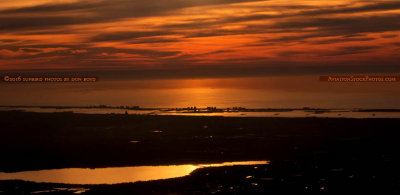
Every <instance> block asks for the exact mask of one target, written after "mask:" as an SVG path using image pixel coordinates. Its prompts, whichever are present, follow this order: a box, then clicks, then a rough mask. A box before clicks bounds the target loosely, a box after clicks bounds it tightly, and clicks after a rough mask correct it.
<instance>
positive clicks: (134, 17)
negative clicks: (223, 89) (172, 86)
mask: <svg viewBox="0 0 400 195" xmlns="http://www.w3.org/2000/svg"><path fill="white" fill-rule="evenodd" d="M399 30H400V2H399V1H382V0H379V1H377V0H346V1H335V0H332V1H320V0H308V1H307V0H290V1H289V0H270V1H252V0H168V1H167V0H148V1H142V0H97V1H96V0H95V1H79V0H78V1H77V0H57V1H56V0H53V1H51V0H13V1H5V2H2V3H0V44H1V47H0V64H1V65H0V69H1V70H2V71H7V70H78V71H80V70H90V71H97V70H105V69H106V70H110V69H111V70H126V69H133V70H143V69H145V70H162V69H197V70H198V69H213V68H215V67H218V69H219V71H220V72H224V69H225V68H226V69H232V68H239V69H243V68H249V69H251V70H254V69H255V70H254V71H253V72H257V69H258V68H259V69H260V70H268V68H269V67H280V68H279V70H280V71H283V72H285V70H286V69H287V70H289V69H298V71H300V72H305V73H306V72H307V71H311V70H312V69H313V67H318V68H320V69H321V70H323V68H324V67H327V68H328V69H332V68H333V70H335V69H337V70H342V71H345V70H347V69H349V70H351V71H361V72H362V71H363V70H364V69H365V68H367V69H373V71H379V70H394V69H396V68H398V62H399V61H400V55H398V54H399V53H400V37H399V35H400V32H399ZM376 66H379V68H376ZM321 67H322V68H321ZM374 67H375V68H374ZM281 69H282V70H281ZM270 71H277V69H276V68H275V69H272V70H270ZM290 72H293V71H290Z"/></svg>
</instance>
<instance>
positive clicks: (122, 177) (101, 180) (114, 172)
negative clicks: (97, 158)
mask: <svg viewBox="0 0 400 195" xmlns="http://www.w3.org/2000/svg"><path fill="white" fill-rule="evenodd" d="M268 163H269V161H239V162H225V163H217V164H187V165H168V166H134V167H110V168H98V169H88V168H65V169H51V170H39V171H23V172H16V173H4V172H0V180H25V181H33V182H46V183H66V184H116V183H128V182H136V181H149V180H158V179H168V178H175V177H182V176H186V175H189V174H190V173H191V172H192V171H194V170H196V169H198V168H203V167H221V166H234V165H260V164H268Z"/></svg>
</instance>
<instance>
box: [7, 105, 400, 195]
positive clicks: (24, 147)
mask: <svg viewBox="0 0 400 195" xmlns="http://www.w3.org/2000/svg"><path fill="white" fill-rule="evenodd" d="M0 129H1V130H0V154H1V161H0V172H16V171H24V170H39V169H50V168H67V167H90V168H98V167H110V166H133V165H160V164H190V163H203V164H204V163H207V162H224V161H246V160H270V161H271V164H269V165H260V166H254V165H252V166H233V167H210V168H202V169H198V170H196V171H194V172H193V173H192V174H191V175H189V176H186V177H181V178H174V179H167V180H158V181H149V182H136V183H126V184H115V185H66V184H45V183H32V182H24V181H0V194H1V193H3V194H29V193H30V192H33V191H46V190H53V191H51V192H47V194H48V193H51V194H72V193H73V192H74V191H68V190H65V188H85V189H88V191H86V192H85V194H266V193H269V194H283V193H291V194H309V193H311V194H314V193H328V194H342V193H346V194H347V193H356V194H361V193H367V192H370V193H371V192H372V193H379V194H399V192H400V168H399V165H400V164H399V163H400V161H399V160H400V159H399V157H400V155H399V154H400V152H399V150H398V148H400V147H399V145H400V142H399V137H398V135H400V134H399V133H398V131H399V130H400V119H346V118H250V117H248V118H234V117H202V116H194V117H189V116H139V115H85V114H73V113H51V114H49V113H29V112H16V111H11V112H0ZM130 141H139V142H137V143H131V142H130ZM248 176H250V177H248ZM55 188H57V189H58V190H54V189H55ZM63 189H64V190H63Z"/></svg>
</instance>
